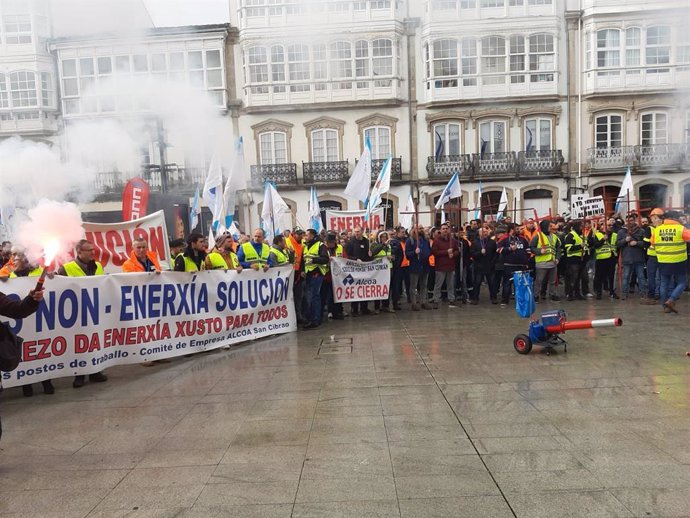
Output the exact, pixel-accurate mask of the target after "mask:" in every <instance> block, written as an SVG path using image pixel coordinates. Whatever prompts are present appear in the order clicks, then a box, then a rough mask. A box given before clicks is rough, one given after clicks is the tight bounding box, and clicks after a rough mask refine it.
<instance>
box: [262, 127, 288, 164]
mask: <svg viewBox="0 0 690 518" xmlns="http://www.w3.org/2000/svg"><path fill="white" fill-rule="evenodd" d="M259 145H260V153H261V164H262V165H269V164H286V163H287V134H286V133H285V132H284V131H266V132H264V133H261V134H260V135H259Z"/></svg>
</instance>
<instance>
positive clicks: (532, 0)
mask: <svg viewBox="0 0 690 518" xmlns="http://www.w3.org/2000/svg"><path fill="white" fill-rule="evenodd" d="M551 2H552V0H529V2H528V3H529V5H551Z"/></svg>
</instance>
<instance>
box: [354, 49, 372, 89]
mask: <svg viewBox="0 0 690 518" xmlns="http://www.w3.org/2000/svg"><path fill="white" fill-rule="evenodd" d="M355 77H357V78H360V77H369V42H368V41H361V40H360V41H357V42H355ZM367 84H368V83H367V82H366V81H359V82H357V87H358V88H366V87H367Z"/></svg>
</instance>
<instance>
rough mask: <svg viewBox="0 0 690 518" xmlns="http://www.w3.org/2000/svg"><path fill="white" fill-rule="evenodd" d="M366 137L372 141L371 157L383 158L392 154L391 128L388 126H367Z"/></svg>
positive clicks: (375, 158) (374, 158)
mask: <svg viewBox="0 0 690 518" xmlns="http://www.w3.org/2000/svg"><path fill="white" fill-rule="evenodd" d="M364 137H365V138H368V139H369V142H371V158H372V159H373V160H383V159H386V158H388V155H390V154H391V129H390V128H389V127H388V126H372V127H369V128H365V129H364Z"/></svg>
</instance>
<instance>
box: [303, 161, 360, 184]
mask: <svg viewBox="0 0 690 518" xmlns="http://www.w3.org/2000/svg"><path fill="white" fill-rule="evenodd" d="M302 174H303V179H304V185H312V184H330V183H335V184H342V183H346V182H347V180H348V177H349V163H348V161H347V160H341V161H337V162H302Z"/></svg>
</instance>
